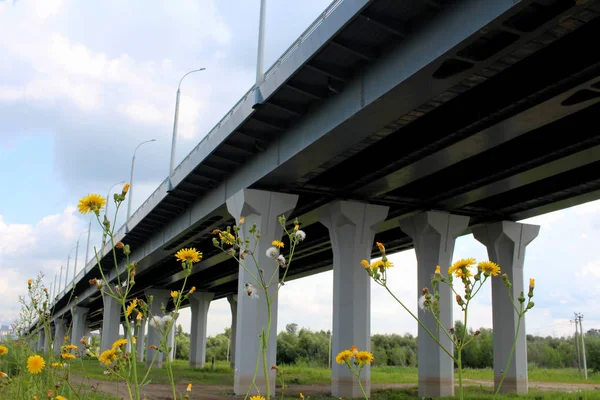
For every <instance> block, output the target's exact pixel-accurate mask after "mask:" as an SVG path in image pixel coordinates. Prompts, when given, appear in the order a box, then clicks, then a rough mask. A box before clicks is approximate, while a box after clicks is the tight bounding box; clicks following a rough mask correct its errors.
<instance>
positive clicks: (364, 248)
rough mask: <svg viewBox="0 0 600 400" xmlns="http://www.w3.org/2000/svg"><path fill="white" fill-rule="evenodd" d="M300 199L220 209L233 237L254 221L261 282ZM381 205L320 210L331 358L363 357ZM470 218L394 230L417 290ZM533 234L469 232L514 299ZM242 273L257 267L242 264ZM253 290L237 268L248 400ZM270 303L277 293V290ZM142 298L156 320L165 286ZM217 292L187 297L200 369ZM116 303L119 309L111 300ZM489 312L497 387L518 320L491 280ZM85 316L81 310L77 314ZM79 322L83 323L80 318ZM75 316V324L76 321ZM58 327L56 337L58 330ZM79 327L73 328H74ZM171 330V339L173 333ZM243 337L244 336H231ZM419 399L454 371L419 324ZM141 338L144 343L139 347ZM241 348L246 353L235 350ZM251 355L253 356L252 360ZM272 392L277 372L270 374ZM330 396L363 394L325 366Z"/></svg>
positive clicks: (153, 338) (448, 313)
mask: <svg viewBox="0 0 600 400" xmlns="http://www.w3.org/2000/svg"><path fill="white" fill-rule="evenodd" d="M297 199H298V197H297V196H295V195H288V194H282V193H271V192H264V191H258V190H251V189H246V190H243V191H241V192H239V193H237V194H235V195H234V196H232V197H231V198H229V199H228V200H227V209H228V211H229V213H230V214H231V215H232V216H234V218H235V219H236V221H238V222H239V220H240V218H241V217H244V218H245V219H246V223H245V224H244V225H242V229H241V230H240V235H241V236H242V238H243V239H245V238H246V237H248V232H247V229H248V227H249V226H252V225H253V224H256V225H257V227H258V228H259V230H260V232H261V235H262V238H261V242H260V243H259V247H258V249H257V251H256V255H257V259H258V262H259V264H260V266H261V268H262V269H263V271H264V274H265V276H267V277H270V276H271V274H272V273H273V272H274V271H275V269H276V263H275V262H274V260H272V259H270V258H268V257H267V256H266V254H265V251H266V249H267V248H268V247H269V246H270V243H271V242H272V241H273V240H279V239H281V236H282V233H283V229H282V228H281V226H280V225H279V222H278V217H279V216H281V215H285V216H289V215H290V214H291V213H292V211H293V209H294V207H295V205H296V202H297ZM387 213H388V208H387V207H383V206H377V205H369V204H363V203H357V202H349V201H339V202H336V203H334V204H332V205H330V206H328V207H326V208H324V209H323V210H322V212H321V215H320V221H321V222H322V223H323V224H324V225H325V226H326V227H327V228H328V230H329V235H330V239H331V244H332V251H333V314H332V315H333V330H332V352H333V354H334V355H335V354H337V353H338V352H339V351H341V350H343V349H348V348H350V346H353V345H354V346H357V347H358V348H360V349H363V350H367V351H370V342H371V340H370V337H371V331H370V309H371V305H370V297H371V296H370V288H371V282H370V277H369V276H368V275H367V274H366V273H365V272H364V271H363V270H362V268H359V265H360V261H361V260H363V259H367V260H369V259H370V258H371V249H372V248H373V245H374V243H373V242H374V237H375V233H376V230H377V226H378V224H379V223H381V222H383V221H384V220H385V219H386V217H387ZM468 223H469V218H468V217H465V216H459V215H453V214H449V213H446V212H438V211H428V212H424V213H421V214H419V215H416V216H413V217H410V218H406V219H403V220H401V221H400V228H401V229H402V230H403V231H404V232H405V233H406V234H407V235H409V236H410V237H411V238H412V240H413V243H414V247H415V252H416V256H417V268H418V278H417V288H416V289H417V293H419V294H420V292H421V289H422V288H423V287H426V286H427V287H428V286H430V284H431V275H432V272H433V270H434V269H435V266H437V265H441V266H449V265H451V264H452V257H453V252H454V244H455V240H456V238H457V237H458V236H460V235H461V234H463V233H464V231H465V230H466V228H467V227H468ZM538 232H539V227H538V226H533V225H525V224H519V223H515V222H506V221H505V222H498V223H495V224H489V225H484V226H480V227H476V228H474V229H473V234H474V236H475V238H476V239H477V240H478V241H480V242H481V243H483V244H484V245H485V246H486V247H487V249H488V254H489V258H490V260H491V261H494V262H497V263H498V264H500V265H501V267H502V270H503V272H504V273H507V274H508V276H509V278H510V279H511V281H512V282H513V286H512V290H513V295H514V297H515V298H516V297H518V295H519V293H520V291H521V290H523V288H524V280H523V263H524V257H525V247H526V246H527V244H529V243H530V242H531V241H532V240H533V239H534V238H535V237H536V236H537V234H538ZM247 267H249V268H255V267H254V266H253V265H248V266H247ZM247 282H249V283H253V284H256V282H253V278H252V277H251V276H250V275H249V274H248V273H247V272H246V270H245V269H244V268H243V267H242V266H240V267H239V279H238V294H237V295H231V296H229V297H228V301H229V303H230V306H231V312H232V343H231V349H230V356H231V360H232V361H231V365H232V367H234V392H235V393H236V394H238V395H240V394H245V393H246V391H247V389H248V387H249V385H250V383H251V381H252V378H253V376H254V370H255V366H256V358H255V355H256V354H257V352H258V347H259V340H258V337H259V335H260V334H261V332H262V329H263V327H265V326H266V325H267V319H266V318H267V316H266V312H265V310H264V299H255V298H252V297H251V296H248V295H247V294H246V293H245V290H244V288H245V284H246V283H247ZM271 290H272V291H271V292H270V296H275V287H273V288H272V289H271ZM439 290H440V296H441V301H440V307H441V319H442V321H441V322H442V326H444V327H450V326H452V325H453V323H454V319H453V313H452V309H453V296H452V293H451V290H450V289H449V288H448V287H447V286H445V285H442V286H440V287H439ZM146 295H147V296H148V295H152V296H153V297H154V301H153V304H152V309H151V311H152V313H153V314H154V315H161V314H162V311H161V304H163V303H164V304H165V305H166V303H167V301H168V299H169V291H168V290H166V289H148V290H146ZM213 297H214V293H202V292H197V293H194V294H193V295H192V296H191V297H190V305H191V309H192V310H191V311H192V326H191V336H190V337H191V343H190V358H189V365H190V367H192V368H201V367H203V366H204V365H205V359H206V330H207V314H208V309H209V307H210V302H211V301H212V299H213ZM104 301H105V311H104V321H103V336H102V348H103V349H105V348H108V347H110V345H111V344H112V342H113V341H114V340H116V339H117V337H118V326H119V321H120V310H119V309H118V308H116V307H115V306H114V304H113V303H112V302H114V300H113V299H111V298H106V297H104ZM115 303H116V302H115ZM492 306H493V312H494V316H493V322H494V326H496V327H502V329H496V331H495V332H494V371H495V372H494V374H495V379H496V384H497V382H498V380H499V378H500V374H501V370H502V369H503V368H504V365H505V363H506V356H507V354H508V351H506V350H507V349H510V347H511V345H512V341H513V340H514V337H515V335H516V334H517V332H516V315H515V312H514V310H513V308H512V305H511V304H510V300H509V297H508V296H507V295H506V288H505V287H504V285H503V282H502V281H501V280H500V279H493V280H492ZM277 308H278V307H277V300H276V299H275V300H274V301H273V304H272V321H271V331H270V332H269V333H268V334H269V341H268V344H267V347H268V350H267V351H268V357H269V360H267V363H268V365H272V364H275V357H276V346H277V341H276V338H277V336H276V335H277V331H276V327H277ZM82 312H83V311H82ZM418 313H419V314H418V315H419V318H420V319H421V320H422V321H423V322H424V324H425V326H427V327H428V329H429V330H430V331H432V332H434V331H435V330H436V323H435V320H434V319H433V317H432V316H431V315H430V314H428V313H425V312H423V311H422V310H419V311H418ZM82 318H84V317H82ZM75 319H76V318H74V320H75ZM60 329H61V328H60V326H57V330H60ZM77 329H79V328H77ZM174 330H175V329H173V333H174ZM136 332H137V333H136V335H137V336H138V344H137V346H138V348H137V350H138V353H139V356H138V359H141V356H142V353H143V349H144V346H145V348H146V351H147V358H146V363H147V364H148V365H149V363H150V362H151V360H152V358H153V357H154V353H155V350H153V349H149V348H148V346H150V345H156V346H158V345H159V343H158V340H159V339H160V336H159V334H158V333H157V332H156V330H155V329H154V328H151V327H148V340H147V343H145V344H144V340H143V328H142V329H136ZM241 332H243V334H238V333H241ZM418 332H419V334H418V348H419V350H418V360H419V396H420V397H438V396H452V395H453V394H454V365H453V362H452V360H451V359H450V357H448V356H447V355H446V354H445V353H444V352H443V351H442V350H440V349H439V347H438V346H437V345H436V344H435V343H434V342H433V340H432V339H431V338H430V337H429V336H428V334H427V333H426V332H425V330H424V329H423V328H422V327H420V326H419V331H418ZM140 337H141V339H142V340H140ZM439 337H440V338H441V341H442V343H443V344H444V346H445V347H446V348H448V349H449V350H450V351H452V350H451V348H452V346H451V342H450V341H449V339H447V338H446V337H445V335H444V334H443V333H439ZM169 346H171V347H173V348H174V335H170V338H169ZM240 348H243V349H244V352H238V351H236V349H240ZM250 355H252V356H250ZM161 366H162V357H157V358H156V360H155V362H154V367H156V368H160V367H161ZM268 373H269V374H270V375H269V379H270V383H271V391H272V392H274V390H275V371H274V370H270V369H269V372H268ZM361 378H362V383H363V386H364V387H365V389H366V391H367V394H369V393H370V368H369V367H367V368H365V369H364V371H363V374H362V376H361ZM256 384H257V386H258V388H259V389H260V390H261V392H264V390H265V377H264V375H263V371H262V370H259V372H258V375H257V381H256ZM331 385H332V386H331V394H332V396H336V397H358V396H360V395H361V391H360V388H359V386H358V382H357V381H356V378H355V377H354V376H353V375H351V374H350V373H349V371H348V370H347V368H346V367H345V366H343V365H337V364H334V365H333V366H332V384H331ZM503 388H504V391H507V392H518V393H523V392H526V391H527V352H526V337H525V324H524V323H522V325H521V330H520V332H519V339H518V342H517V348H516V351H515V357H514V358H513V361H512V363H511V365H510V367H509V369H508V371H506V378H505V383H504V386H503Z"/></svg>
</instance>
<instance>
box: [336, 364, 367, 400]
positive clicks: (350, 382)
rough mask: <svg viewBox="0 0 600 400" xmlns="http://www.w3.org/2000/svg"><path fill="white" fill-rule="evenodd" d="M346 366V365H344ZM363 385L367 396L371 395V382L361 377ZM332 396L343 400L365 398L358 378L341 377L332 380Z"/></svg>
mask: <svg viewBox="0 0 600 400" xmlns="http://www.w3.org/2000/svg"><path fill="white" fill-rule="evenodd" d="M344 366H345V365H344ZM361 383H362V386H363V388H364V389H365V393H367V395H368V394H369V393H371V381H370V380H368V381H365V380H364V379H362V377H361ZM331 396H332V397H338V398H343V399H353V398H357V397H362V398H364V397H365V396H364V394H363V392H362V390H361V389H360V385H359V384H358V379H356V377H347V376H339V377H332V378H331Z"/></svg>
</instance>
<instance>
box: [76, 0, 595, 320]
mask: <svg viewBox="0 0 600 400" xmlns="http://www.w3.org/2000/svg"><path fill="white" fill-rule="evenodd" d="M461 3H462V2H460V1H441V0H437V1H420V0H418V1H417V0H413V1H402V2H398V1H396V0H376V1H371V2H368V4H367V5H366V6H365V7H364V8H362V9H361V10H360V12H359V13H358V14H357V15H356V16H355V17H354V18H353V19H352V20H351V21H350V22H349V23H348V24H346V25H345V26H344V27H343V29H341V30H340V31H339V32H337V34H336V35H335V36H334V37H333V38H332V39H331V40H330V41H329V42H328V43H327V44H326V45H324V46H323V47H322V48H321V49H320V50H319V51H318V52H317V53H316V54H315V55H314V56H313V57H312V58H311V59H309V60H308V61H307V62H306V63H305V64H304V65H303V66H302V67H301V68H300V69H299V70H298V71H297V72H296V73H295V74H293V75H292V76H291V78H290V79H289V80H287V81H286V82H285V83H284V84H283V85H282V87H281V88H279V89H278V90H277V91H275V92H273V93H272V94H271V95H270V96H268V97H267V98H266V99H265V101H264V102H263V103H262V104H258V105H256V107H255V111H254V112H253V114H252V115H251V116H250V117H249V118H247V119H246V120H245V121H244V122H243V123H242V124H241V125H240V126H239V127H238V128H237V129H236V130H235V131H234V132H233V133H231V134H230V135H229V136H228V137H227V139H226V140H225V141H223V142H222V143H221V144H220V145H219V146H217V148H216V150H215V151H213V152H212V153H211V154H210V155H209V156H208V157H207V158H206V159H205V160H204V161H203V162H202V163H201V164H200V165H199V166H198V167H197V168H196V169H195V170H194V171H192V172H191V173H190V174H189V175H188V176H187V177H186V178H185V180H183V181H182V182H181V183H180V184H178V185H177V186H176V187H175V188H174V189H173V190H172V191H171V192H170V193H169V196H168V197H166V198H165V199H164V200H163V201H162V202H161V203H159V205H158V206H156V207H155V208H154V209H153V210H152V211H151V212H150V213H149V214H148V215H147V216H146V217H145V218H144V219H143V220H142V221H141V222H140V223H138V224H137V225H136V226H135V227H133V228H132V229H131V231H130V232H129V233H128V234H127V235H126V238H125V239H124V240H126V242H127V243H128V244H130V245H131V247H132V248H133V249H135V248H142V247H144V246H146V245H148V243H149V242H151V240H152V237H153V235H156V234H157V232H161V229H162V228H163V227H164V226H166V225H167V224H168V223H169V221H171V220H172V219H173V218H175V217H177V216H178V215H180V214H181V213H182V212H184V211H185V210H186V209H188V208H189V207H191V205H192V204H193V203H194V202H196V201H197V200H198V199H201V198H203V197H204V196H206V195H207V194H208V193H209V192H210V191H211V190H214V188H216V187H218V186H219V185H221V184H222V183H223V182H225V180H226V179H227V177H228V176H230V175H231V174H233V173H234V172H236V171H238V170H239V169H241V168H244V165H245V164H246V163H247V162H248V161H249V160H253V159H256V158H258V157H261V155H262V154H263V153H265V152H266V151H267V150H268V149H269V148H270V147H272V146H275V145H279V144H280V139H281V138H282V137H284V136H285V134H286V133H287V132H288V131H290V130H291V129H294V128H295V127H297V126H298V124H300V123H301V121H302V120H303V119H305V118H308V116H309V115H310V114H311V113H313V112H316V111H317V110H319V109H321V108H325V107H327V106H328V104H329V103H331V102H332V101H335V99H336V98H338V97H339V96H344V91H345V90H346V91H351V90H353V88H354V85H355V84H356V82H357V81H358V82H361V79H362V84H363V85H366V84H367V83H368V82H366V81H365V80H364V78H362V77H363V76H367V73H368V72H369V71H373V70H374V69H376V68H377V64H378V62H382V61H381V59H384V58H385V57H384V55H385V54H387V53H393V52H394V51H395V50H394V49H397V48H401V47H402V46H403V45H404V43H405V41H409V40H411V39H412V38H413V37H415V36H418V35H419V34H420V32H421V30H423V29H426V28H427V26H428V24H430V23H434V22H435V21H436V18H437V17H438V15H441V14H443V13H444V12H445V11H446V10H447V9H448V8H451V7H459V6H460V4H461ZM448 29H451V28H448ZM449 35H451V33H449ZM599 37H600V4H598V2H595V1H588V2H578V1H575V0H572V1H571V0H556V1H551V0H544V1H522V2H521V3H520V4H518V5H516V6H515V7H514V9H511V10H510V12H507V13H505V14H503V15H502V16H501V17H499V18H497V19H496V20H494V22H493V23H491V24H487V25H486V26H485V27H484V28H482V30H481V31H479V32H475V33H474V34H473V35H471V37H470V38H469V39H468V40H464V41H461V42H460V43H459V44H458V45H457V46H455V47H453V48H452V50H451V51H449V52H448V53H447V54H445V55H444V57H443V59H441V60H439V62H438V61H436V62H435V63H430V64H429V65H427V66H426V67H424V68H422V69H420V70H418V71H415V72H414V74H413V75H412V76H411V77H410V79H406V80H405V81H404V82H403V83H402V85H400V86H398V87H396V88H395V89H394V90H390V91H389V94H386V95H385V96H382V97H381V98H380V99H378V100H377V102H374V104H372V105H369V106H368V107H367V106H365V107H364V108H362V109H361V112H357V113H355V115H353V116H352V117H351V118H349V121H350V122H349V124H354V125H355V128H354V129H350V127H349V128H348V129H347V131H343V130H342V131H341V132H338V133H336V135H337V136H334V139H335V143H336V146H335V148H334V149H332V148H331V147H332V146H331V143H330V142H328V140H333V139H331V138H326V137H324V138H322V139H319V140H316V141H315V142H314V143H312V144H311V145H310V146H306V147H305V148H304V150H303V151H300V152H298V153H297V154H296V155H294V156H293V157H290V158H288V159H287V160H284V161H282V163H281V166H280V168H277V169H276V170H273V171H271V172H270V173H267V174H264V175H263V176H262V177H261V178H260V179H258V180H256V181H252V182H248V185H249V187H251V188H255V189H262V190H269V191H277V192H285V193H292V194H298V195H299V201H298V205H297V207H296V209H295V211H294V213H293V215H292V218H294V217H298V218H299V219H300V221H301V223H302V229H304V230H305V231H306V233H307V240H306V242H304V243H303V244H302V246H301V247H299V249H298V251H297V252H296V254H295V261H294V265H293V268H292V269H291V270H290V271H289V274H288V279H297V278H299V277H302V276H306V275H310V274H313V273H316V272H320V271H325V270H328V269H331V266H332V264H333V259H332V257H333V256H332V251H331V245H330V242H329V233H328V230H327V229H326V228H325V226H323V225H322V224H321V223H320V222H319V221H318V218H317V212H318V210H319V209H321V207H323V206H325V205H327V204H329V203H331V202H332V201H335V200H339V199H344V200H356V201H364V202H369V203H372V204H379V205H385V206H389V208H390V211H389V215H388V217H387V220H386V221H385V223H383V224H382V225H381V227H380V228H379V231H378V232H377V235H376V238H375V239H376V240H377V241H380V242H384V243H386V246H387V248H388V251H389V252H397V251H402V250H406V249H409V248H412V240H411V238H409V237H408V236H407V235H406V234H405V233H403V232H402V230H401V229H400V221H401V220H402V219H403V218H406V217H409V216H412V215H415V214H417V213H419V212H422V211H427V210H444V211H450V212H452V213H455V214H461V215H466V216H469V217H470V218H471V219H470V228H472V227H473V226H476V225H480V224H484V223H488V222H494V221H502V220H509V221H517V220H521V219H525V218H528V217H531V216H535V215H539V214H543V213H546V212H550V211H554V210H558V209H562V208H565V207H569V206H572V205H577V204H581V203H584V202H586V201H590V200H595V199H598V198H600V172H599V171H600V131H599V130H598V115H600V52H599V51H598V50H597V48H598V38H599ZM422 45H423V48H427V45H428V44H427V42H423V43H422ZM431 51H433V50H431ZM406 62H407V63H410V62H412V60H406ZM368 89H369V87H368V86H364V87H363V95H366V94H365V93H366V91H367V90H368ZM417 100H418V104H414V103H415V101H417ZM369 107H370V108H369ZM381 116H385V118H381ZM391 116H393V118H390V117H391ZM382 119H387V120H386V121H385V123H381V121H379V120H382ZM388 120H389V121H388ZM374 121H377V123H376V122H374ZM281 143H283V142H281ZM233 223H234V221H233V218H232V217H231V216H230V215H229V213H228V212H227V210H226V208H225V205H222V206H221V207H218V208H216V209H215V210H213V211H212V212H211V213H210V214H209V215H206V216H205V217H203V218H201V219H200V220H198V221H192V223H191V226H190V228H189V229H188V230H186V231H185V232H182V233H181V234H179V235H178V236H176V238H175V239H173V240H171V241H170V242H169V243H168V244H167V245H165V246H163V247H162V248H161V249H160V251H155V252H154V253H152V254H151V255H149V256H148V257H147V260H145V263H146V265H148V267H147V268H145V269H143V271H142V272H140V274H139V276H138V277H137V279H136V282H137V284H136V287H139V288H146V287H152V286H155V287H164V288H169V289H178V288H180V287H181V283H182V280H183V272H182V271H181V267H180V265H179V264H178V263H177V262H175V259H174V258H173V256H172V254H173V253H174V252H175V251H176V250H177V249H179V248H181V247H182V246H185V247H190V246H193V247H196V248H198V249H199V250H200V251H203V252H204V260H203V261H202V262H201V263H199V264H198V265H197V266H196V267H195V270H194V273H193V275H192V276H191V277H190V279H189V281H188V282H189V285H194V286H196V288H197V290H199V291H212V292H215V297H214V298H215V299H219V298H223V297H225V296H227V295H228V294H231V293H236V292H237V272H238V266H237V264H236V263H235V262H234V261H233V260H231V259H230V258H228V257H226V256H223V255H222V254H221V253H220V251H219V250H217V249H214V247H213V245H212V242H211V239H212V235H211V231H212V230H213V229H217V228H219V229H223V228H225V227H226V226H227V225H228V224H233ZM377 254H378V250H377V248H374V249H373V255H374V257H376V256H377ZM104 262H105V264H103V265H105V266H106V268H107V269H108V268H109V267H110V265H111V259H109V258H107V259H106V260H105V261H104ZM93 276H97V272H93V271H92V272H90V273H89V274H88V275H87V276H86V277H85V278H86V279H83V280H82V281H80V283H79V284H78V285H81V287H78V290H81V291H84V290H86V289H85V288H84V286H85V285H86V284H87V279H89V278H91V277H93ZM140 290H141V289H140ZM134 295H135V296H139V297H143V294H142V293H141V291H140V293H135V294H134ZM85 303H86V304H87V306H89V307H90V316H89V318H90V320H91V322H92V327H97V326H99V324H100V323H101V318H102V316H101V309H102V299H101V297H100V296H96V295H91V296H88V297H87V299H86V300H85Z"/></svg>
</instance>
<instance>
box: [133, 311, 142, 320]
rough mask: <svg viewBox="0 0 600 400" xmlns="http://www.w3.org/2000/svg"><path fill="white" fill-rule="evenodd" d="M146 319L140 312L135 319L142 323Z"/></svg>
mask: <svg viewBox="0 0 600 400" xmlns="http://www.w3.org/2000/svg"><path fill="white" fill-rule="evenodd" d="M143 318H144V316H143V315H142V313H141V312H138V314H137V317H135V319H137V320H138V321H141V320H142V319H143Z"/></svg>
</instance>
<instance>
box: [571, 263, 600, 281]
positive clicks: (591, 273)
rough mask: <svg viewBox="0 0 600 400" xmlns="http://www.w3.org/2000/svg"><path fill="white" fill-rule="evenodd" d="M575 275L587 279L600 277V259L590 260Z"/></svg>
mask: <svg viewBox="0 0 600 400" xmlns="http://www.w3.org/2000/svg"><path fill="white" fill-rule="evenodd" d="M575 275H576V276H578V277H581V278H586V279H600V260H594V261H590V262H588V263H586V264H585V265H582V266H581V267H580V268H579V270H578V271H577V272H576V273H575Z"/></svg>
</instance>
